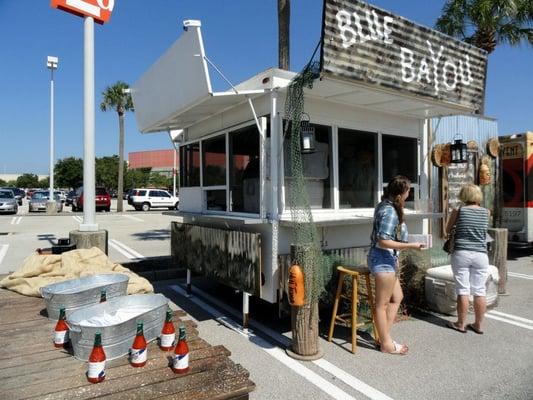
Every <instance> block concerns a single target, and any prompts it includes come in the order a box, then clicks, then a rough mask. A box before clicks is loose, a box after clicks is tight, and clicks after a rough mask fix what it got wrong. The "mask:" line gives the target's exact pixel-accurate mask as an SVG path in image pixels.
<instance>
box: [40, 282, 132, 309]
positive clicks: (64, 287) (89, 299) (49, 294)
mask: <svg viewBox="0 0 533 400" xmlns="http://www.w3.org/2000/svg"><path fill="white" fill-rule="evenodd" d="M129 279H130V278H129V277H128V276H127V275H124V274H96V275H90V276H84V277H83V278H77V279H71V280H68V281H63V282H58V283H52V284H51V285H47V286H44V287H42V288H41V295H42V296H43V298H44V300H45V302H46V311H48V318H51V319H57V318H59V308H60V307H65V310H66V311H67V313H68V312H72V311H74V310H77V309H79V308H82V307H85V306H88V305H91V304H97V303H99V302H100V293H101V291H102V290H105V291H106V298H107V299H111V298H113V297H118V296H125V295H126V294H127V288H128V281H129Z"/></svg>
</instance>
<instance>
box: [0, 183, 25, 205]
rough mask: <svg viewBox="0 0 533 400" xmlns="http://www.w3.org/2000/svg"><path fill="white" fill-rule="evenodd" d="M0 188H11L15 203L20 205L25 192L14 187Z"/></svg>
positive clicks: (3, 188) (4, 188) (5, 188)
mask: <svg viewBox="0 0 533 400" xmlns="http://www.w3.org/2000/svg"><path fill="white" fill-rule="evenodd" d="M0 190H11V191H12V192H13V194H14V195H15V199H17V203H18V205H19V206H21V205H22V199H23V198H24V197H26V192H25V191H24V190H22V189H19V188H16V187H2V188H0Z"/></svg>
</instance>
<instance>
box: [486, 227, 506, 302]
mask: <svg viewBox="0 0 533 400" xmlns="http://www.w3.org/2000/svg"><path fill="white" fill-rule="evenodd" d="M488 233H489V235H490V236H491V237H492V238H493V239H494V242H492V243H491V246H490V249H489V263H490V264H491V265H494V266H496V267H497V268H498V273H499V275H500V282H499V283H498V294H507V292H506V288H505V286H506V284H507V228H489V230H488Z"/></svg>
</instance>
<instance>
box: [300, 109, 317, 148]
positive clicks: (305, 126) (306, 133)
mask: <svg viewBox="0 0 533 400" xmlns="http://www.w3.org/2000/svg"><path fill="white" fill-rule="evenodd" d="M304 115H305V116H307V118H309V115H307V114H305V113H304ZM309 121H310V120H309V119H307V120H303V121H301V122H300V149H301V152H302V153H304V154H307V153H314V152H315V127H314V126H312V125H311V124H310V122H309Z"/></svg>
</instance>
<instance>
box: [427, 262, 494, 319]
mask: <svg viewBox="0 0 533 400" xmlns="http://www.w3.org/2000/svg"><path fill="white" fill-rule="evenodd" d="M499 279H500V276H499V274H498V268H496V267H495V266H494V265H489V277H488V279H487V283H486V288H487V307H495V306H496V305H497V304H498V282H499ZM425 297H426V302H427V304H428V307H429V308H430V309H431V310H433V311H437V312H439V313H442V314H447V315H457V295H456V294H455V283H454V281H453V272H452V266H451V265H443V266H441V267H435V268H430V269H428V270H427V271H426V279H425ZM472 300H473V298H472V296H470V301H471V302H472Z"/></svg>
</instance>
